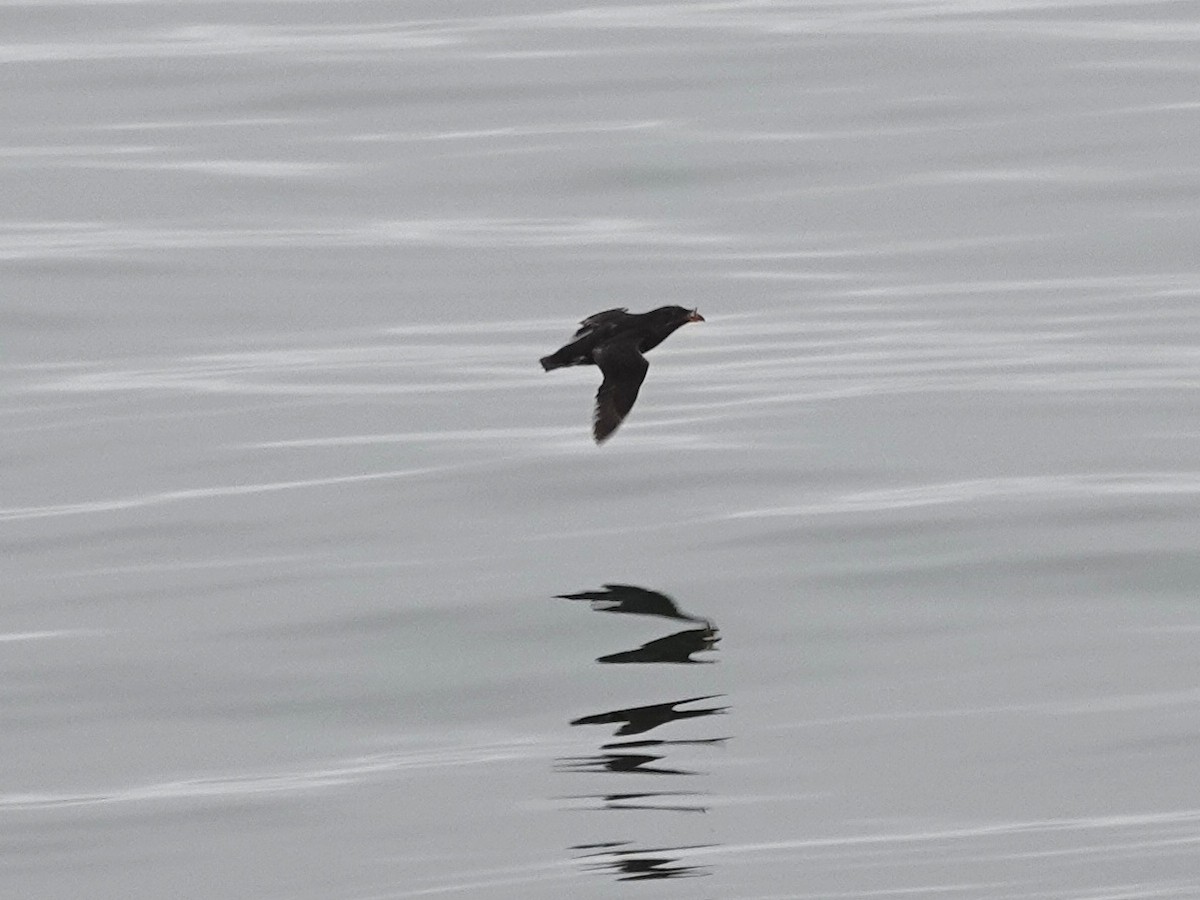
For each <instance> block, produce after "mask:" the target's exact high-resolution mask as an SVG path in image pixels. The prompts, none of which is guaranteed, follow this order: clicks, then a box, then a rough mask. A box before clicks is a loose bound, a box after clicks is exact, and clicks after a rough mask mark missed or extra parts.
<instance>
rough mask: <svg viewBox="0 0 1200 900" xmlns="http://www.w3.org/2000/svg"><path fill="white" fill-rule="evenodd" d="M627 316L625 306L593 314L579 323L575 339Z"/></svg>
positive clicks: (627, 312)
mask: <svg viewBox="0 0 1200 900" xmlns="http://www.w3.org/2000/svg"><path fill="white" fill-rule="evenodd" d="M628 315H629V309H628V307H625V306H622V307H619V308H617V309H606V310H604V312H598V313H593V314H592V315H590V316H588V317H587V318H586V319H584V320H583V321H582V322H580V323H579V330H578V331H576V332H575V337H579V336H580V335H582V334H585V333H586V332H589V331H593V330H594V329H596V328H598V327H600V326H601V325H605V324H608V323H612V322H616V321H619V320H621V319H624V318H625V317H626V316H628Z"/></svg>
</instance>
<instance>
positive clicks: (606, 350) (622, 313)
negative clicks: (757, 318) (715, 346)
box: [541, 306, 704, 444]
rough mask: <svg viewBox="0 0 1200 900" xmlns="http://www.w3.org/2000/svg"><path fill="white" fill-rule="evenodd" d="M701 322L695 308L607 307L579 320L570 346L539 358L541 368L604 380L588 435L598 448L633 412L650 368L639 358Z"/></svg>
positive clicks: (643, 359)
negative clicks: (576, 370) (590, 371)
mask: <svg viewBox="0 0 1200 900" xmlns="http://www.w3.org/2000/svg"><path fill="white" fill-rule="evenodd" d="M703 321H704V316H702V315H700V313H698V312H696V310H694V309H684V308H683V307H682V306H662V307H659V308H658V309H652V310H651V311H650V312H647V313H630V312H629V310H627V309H625V308H623V307H622V308H621V309H606V310H605V311H604V312H598V313H596V314H595V315H594V316H588V317H587V318H586V319H584V320H583V321H582V322H580V323H579V326H580V327H579V330H578V331H576V332H575V336H574V338H573V339H572V341H571V343H569V344H567V345H566V346H565V347H563V348H562V349H560V350H556V351H555V352H554V353H551V354H550V355H549V356H543V357H542V359H541V363H542V368H543V369H545V370H546V371H547V372H549V371H550V370H551V369H561V368H562V367H563V366H599V367H600V371H601V372H602V373H603V374H604V381H603V383H602V384H601V385H600V390H599V391H597V392H596V412H595V415H594V417H593V422H592V434H593V435H595V437H596V443H597V444H599V443H601V442H602V441H604V440H605V439H606V438H607V437H608V436H609V435H611V434H612V433H613V432H614V431H616V430H617V426H618V425H620V424H621V421H622V420H623V419H624V418H625V416H627V415H628V414H629V410H631V409H633V403H634V401H635V400H637V395H638V390H639V389H640V388H641V386H642V382H643V381H644V380H645V379H646V370H647V369H648V368H649V363H647V362H646V358H645V357H644V356H642V354H643V353H645V352H647V351H648V350H653V349H654V348H655V347H657V346H658V345H659V344H661V343H662V342H663V341H665V340H666V339H667V338H668V337H669V336H670V335H671V332H673V331H674V330H675V329H677V328H679V327H680V326H683V325H686V324H687V323H688V322H703Z"/></svg>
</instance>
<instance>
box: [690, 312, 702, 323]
mask: <svg viewBox="0 0 1200 900" xmlns="http://www.w3.org/2000/svg"><path fill="white" fill-rule="evenodd" d="M687 321H689V322H703V321H704V316H702V315H700V313H698V312H697V311H696V310H694V309H693V310H692V311H691V312H690V313H688V317H687Z"/></svg>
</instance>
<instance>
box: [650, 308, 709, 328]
mask: <svg viewBox="0 0 1200 900" xmlns="http://www.w3.org/2000/svg"><path fill="white" fill-rule="evenodd" d="M654 312H655V314H657V315H659V316H660V317H661V318H662V320H663V321H664V322H666V323H669V324H670V325H671V327H672V328H678V327H679V326H681V325H686V324H687V323H688V322H703V321H704V316H702V315H700V313H699V312H697V311H696V310H694V309H684V308H683V307H682V306H664V307H662V308H661V309H656V310H655V311H654Z"/></svg>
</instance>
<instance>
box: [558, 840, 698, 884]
mask: <svg viewBox="0 0 1200 900" xmlns="http://www.w3.org/2000/svg"><path fill="white" fill-rule="evenodd" d="M628 846H629V842H628V841H610V842H607V843H604V844H580V845H578V846H575V847H572V848H571V849H572V850H595V851H598V852H595V853H586V854H584V855H583V856H579V857H576V859H592V858H595V857H605V856H606V857H608V859H607V860H606V861H605V862H597V863H592V864H591V865H590V866H589V867H588V868H591V869H608V870H611V871H613V872H615V873H616V874H617V880H618V881H649V880H651V879H656V878H697V877H701V876H704V875H707V874H709V872H708V870H707V869H705V868H703V867H701V866H680V865H673V864H674V863H677V862H678V860H677V859H676V858H675V857H671V856H650V855H648V854H659V853H680V852H684V851H687V850H704V849H706V848H707V847H709V846H711V845H710V844H700V845H692V846H690V847H647V848H644V849H641V850H636V849H628V850H626V849H618V848H621V847H628Z"/></svg>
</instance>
